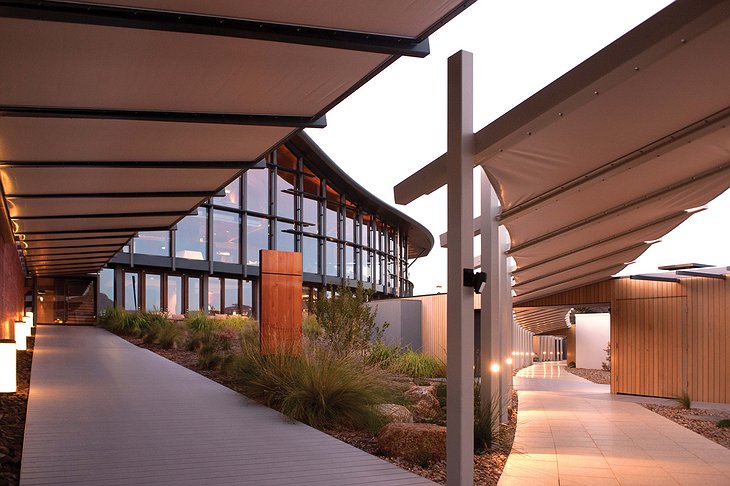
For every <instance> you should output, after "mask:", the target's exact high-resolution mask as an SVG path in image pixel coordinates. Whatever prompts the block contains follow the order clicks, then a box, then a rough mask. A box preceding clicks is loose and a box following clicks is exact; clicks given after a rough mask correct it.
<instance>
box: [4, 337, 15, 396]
mask: <svg viewBox="0 0 730 486" xmlns="http://www.w3.org/2000/svg"><path fill="white" fill-rule="evenodd" d="M15 359H16V358H15V341H13V340H12V339H0V393H15V392H16V391H18V383H17V381H16V363H15Z"/></svg>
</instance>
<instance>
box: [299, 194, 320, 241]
mask: <svg viewBox="0 0 730 486" xmlns="http://www.w3.org/2000/svg"><path fill="white" fill-rule="evenodd" d="M317 207H318V204H317V200H316V199H311V198H309V197H306V196H305V197H304V202H303V203H302V222H303V223H304V224H303V225H302V226H304V231H307V232H309V233H317V232H318V222H319V212H318V211H317Z"/></svg>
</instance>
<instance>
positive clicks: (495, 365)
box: [489, 363, 500, 373]
mask: <svg viewBox="0 0 730 486" xmlns="http://www.w3.org/2000/svg"><path fill="white" fill-rule="evenodd" d="M489 369H490V370H491V371H492V373H499V369H500V366H499V363H492V365H491V366H490V367H489Z"/></svg>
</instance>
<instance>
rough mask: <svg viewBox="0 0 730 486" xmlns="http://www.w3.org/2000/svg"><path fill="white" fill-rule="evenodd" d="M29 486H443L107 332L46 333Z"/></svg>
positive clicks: (38, 346) (38, 350) (39, 360)
mask: <svg viewBox="0 0 730 486" xmlns="http://www.w3.org/2000/svg"><path fill="white" fill-rule="evenodd" d="M20 484H21V485H22V486H31V485H57V484H58V485H60V484H74V485H104V486H107V485H108V486H111V485H146V484H175V485H188V484H189V485H228V484H231V485H233V484H237V485H262V486H263V485H327V484H331V485H380V486H385V485H394V486H395V485H402V486H410V485H433V484H435V483H433V482H431V481H428V480H426V479H424V478H422V477H420V476H417V475H415V474H412V473H410V472H408V471H405V470H403V469H400V468H398V467H396V466H394V465H393V464H391V463H389V462H387V461H384V460H382V459H380V458H377V457H375V456H372V455H370V454H367V453H366V452H364V451H361V450H360V449H357V448H355V447H352V446H350V445H348V444H346V443H344V442H341V441H339V440H337V439H335V438H333V437H331V436H329V435H327V434H324V433H322V432H320V431H318V430H316V429H313V428H311V427H308V426H306V425H303V424H301V423H298V422H292V421H290V420H287V419H286V418H285V417H284V416H282V415H281V414H279V413H278V412H276V411H274V410H271V409H269V408H267V407H264V406H261V405H258V404H256V403H255V402H253V401H251V400H248V399H247V398H245V397H243V396H242V395H240V394H238V393H236V392H234V391H232V390H230V389H228V388H226V387H224V386H222V385H220V384H218V383H215V382H213V381H211V380H209V379H207V378H205V377H203V376H201V375H199V374H197V373H195V372H193V371H190V370H188V369H186V368H184V367H182V366H179V365H177V364H175V363H173V362H171V361H169V360H167V359H165V358H163V357H161V356H158V355H157V354H155V353H152V352H150V351H147V350H145V349H142V348H138V347H137V346H134V345H132V344H130V343H128V342H127V341H125V340H124V339H121V338H119V337H117V336H115V335H113V334H111V333H109V332H107V331H105V330H103V329H98V328H94V327H71V326H39V327H38V330H37V334H36V342H35V350H34V353H33V368H32V373H31V382H30V396H29V400H28V413H27V418H26V428H25V438H24V443H23V462H22V465H21V471H20Z"/></svg>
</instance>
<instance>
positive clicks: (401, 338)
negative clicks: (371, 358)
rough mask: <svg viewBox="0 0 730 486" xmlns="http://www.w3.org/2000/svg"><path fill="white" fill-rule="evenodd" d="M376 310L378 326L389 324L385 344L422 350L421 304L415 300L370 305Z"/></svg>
mask: <svg viewBox="0 0 730 486" xmlns="http://www.w3.org/2000/svg"><path fill="white" fill-rule="evenodd" d="M370 306H371V307H373V308H376V309H377V313H376V316H375V322H376V323H377V324H378V326H382V325H383V323H385V322H389V323H390V326H389V327H388V329H386V330H385V335H384V340H385V342H386V343H387V344H390V345H396V346H410V347H411V349H413V350H414V351H421V350H422V348H423V344H422V339H421V302H420V301H417V300H415V301H414V300H400V299H397V300H378V301H375V302H372V303H370Z"/></svg>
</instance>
